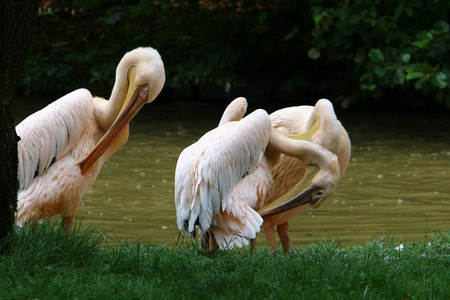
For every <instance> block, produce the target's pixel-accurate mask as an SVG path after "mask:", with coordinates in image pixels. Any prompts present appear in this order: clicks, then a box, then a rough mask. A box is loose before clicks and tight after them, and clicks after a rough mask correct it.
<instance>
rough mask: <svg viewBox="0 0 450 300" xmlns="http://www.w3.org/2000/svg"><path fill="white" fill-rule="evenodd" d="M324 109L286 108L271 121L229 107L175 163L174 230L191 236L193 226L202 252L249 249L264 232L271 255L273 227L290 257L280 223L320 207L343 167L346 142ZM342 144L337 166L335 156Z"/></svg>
mask: <svg viewBox="0 0 450 300" xmlns="http://www.w3.org/2000/svg"><path fill="white" fill-rule="evenodd" d="M330 105H331V103H330V102H329V101H328V100H320V101H319V102H318V103H317V104H316V107H314V108H313V107H301V108H287V109H284V110H280V111H278V112H275V113H274V114H272V115H271V116H269V115H268V114H267V113H266V112H265V111H264V110H257V111H255V112H253V113H251V114H249V115H248V116H246V117H243V116H244V114H245V112H246V108H247V102H246V100H245V99H244V98H238V99H236V100H234V101H233V102H232V103H231V104H230V105H229V106H228V107H227V108H226V110H225V112H224V114H223V116H222V119H221V121H220V123H219V127H217V128H216V129H213V130H211V131H210V132H208V133H206V134H205V135H204V136H203V137H202V138H200V140H199V141H198V142H197V143H194V144H193V145H191V146H189V147H188V148H186V149H185V150H184V151H183V152H182V153H181V154H180V156H179V159H178V162H177V167H176V171H175V205H176V209H177V224H178V227H179V229H180V230H184V231H186V232H189V233H192V234H195V231H194V228H195V225H198V227H200V231H201V235H202V243H201V247H202V248H203V249H214V248H217V247H220V248H221V249H229V248H233V247H234V246H237V247H242V246H244V245H248V244H249V240H254V239H255V238H256V234H257V233H258V232H259V231H260V227H261V226H264V229H265V233H266V238H267V242H268V244H269V246H270V249H271V251H275V250H276V243H275V237H274V234H273V227H275V226H277V225H278V233H279V235H280V237H281V240H282V244H283V248H284V249H285V251H287V250H288V249H290V248H291V247H292V246H291V243H290V239H289V236H288V235H287V231H286V230H287V220H289V219H290V218H292V217H293V216H295V215H296V214H298V213H300V212H301V211H302V210H304V209H306V208H307V207H309V206H313V207H319V206H320V205H321V203H322V202H323V201H324V200H325V199H326V198H328V197H329V196H330V195H331V194H332V193H333V192H334V189H335V187H336V185H337V183H338V181H339V179H340V176H341V174H343V171H345V169H346V166H347V164H348V157H346V155H348V156H349V154H350V152H349V143H350V141H349V139H348V135H347V133H346V132H345V130H344V129H343V127H342V126H341V125H340V123H339V122H338V121H337V119H336V116H335V115H334V111H333V109H332V105H331V111H330ZM323 110H325V111H326V113H324V112H323ZM333 116H334V117H333ZM334 120H335V121H336V122H337V123H336V122H335V121H334ZM306 133H309V136H308V134H306ZM305 134H306V135H305ZM286 135H288V136H286ZM341 135H342V136H344V138H343V139H342V140H343V142H342V140H341ZM326 136H328V137H326ZM345 137H346V138H347V139H346V138H345ZM347 142H348V151H344V150H342V151H343V153H344V152H345V153H344V154H343V157H342V158H340V160H341V161H342V162H341V161H340V160H339V159H338V156H337V155H336V153H340V151H341V150H340V149H341V148H346V147H347V146H345V145H344V146H342V145H341V143H344V144H346V143H347ZM336 143H337V144H338V145H336ZM327 147H329V149H328V148H327ZM330 150H331V151H330ZM341 164H342V167H340V165H341ZM344 165H345V166H344ZM341 170H342V171H341ZM255 212H258V214H255ZM263 222H264V223H263Z"/></svg>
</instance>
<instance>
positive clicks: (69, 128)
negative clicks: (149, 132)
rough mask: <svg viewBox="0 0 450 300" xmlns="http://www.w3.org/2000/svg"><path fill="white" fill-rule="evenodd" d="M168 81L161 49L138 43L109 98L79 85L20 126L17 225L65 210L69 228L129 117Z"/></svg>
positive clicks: (123, 136) (124, 138)
mask: <svg viewBox="0 0 450 300" xmlns="http://www.w3.org/2000/svg"><path fill="white" fill-rule="evenodd" d="M164 82H165V72H164V65H163V62H162V60H161V56H160V55H159V53H158V51H157V50H155V49H153V48H150V47H148V48H137V49H134V50H132V51H130V52H128V53H126V54H125V55H124V57H123V58H122V59H121V60H120V62H119V64H118V66H117V69H116V79H115V83H114V86H113V89H112V92H111V97H110V99H109V100H105V99H103V98H98V97H92V95H91V93H90V92H89V91H88V90H86V89H78V90H75V91H73V92H71V93H69V94H67V95H65V96H63V97H62V98H60V99H58V100H56V101H54V102H53V103H51V104H49V105H48V106H47V107H45V108H43V109H42V110H40V111H38V112H36V113H34V114H32V115H30V116H29V117H27V118H26V119H25V120H23V121H22V122H21V123H20V124H19V125H17V126H16V132H17V135H18V136H19V137H20V141H19V143H18V155H19V166H18V178H19V189H18V194H17V196H18V209H17V215H16V222H17V223H18V224H19V225H22V224H24V223H30V222H36V221H38V220H39V219H43V218H46V217H50V216H54V215H58V214H63V218H64V226H65V228H66V229H70V228H71V224H72V220H73V217H74V216H75V214H76V212H77V210H78V207H79V205H80V201H81V198H82V197H83V195H84V193H85V192H86V190H87V189H88V188H89V187H90V186H91V184H92V183H93V182H94V180H95V179H96V177H97V175H98V174H99V172H100V169H101V167H102V166H103V164H104V163H105V162H106V160H107V159H108V158H110V157H111V155H112V154H113V153H114V152H115V151H116V150H117V149H119V148H120V147H121V146H122V145H124V144H125V143H126V142H127V140H128V136H129V122H130V121H131V119H132V118H133V117H134V116H135V115H136V114H137V112H138V111H139V110H140V109H141V108H142V107H143V105H144V104H146V103H150V102H152V101H153V100H155V98H156V97H157V96H158V94H159V93H160V91H161V90H162V88H163V85H164Z"/></svg>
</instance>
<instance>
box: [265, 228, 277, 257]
mask: <svg viewBox="0 0 450 300" xmlns="http://www.w3.org/2000/svg"><path fill="white" fill-rule="evenodd" d="M263 226H264V224H263ZM264 234H265V235H266V241H267V246H269V250H270V252H271V253H274V252H275V251H277V243H276V242H275V234H274V233H273V227H270V226H264Z"/></svg>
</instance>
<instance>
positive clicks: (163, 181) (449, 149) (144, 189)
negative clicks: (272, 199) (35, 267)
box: [13, 100, 450, 247]
mask: <svg viewBox="0 0 450 300" xmlns="http://www.w3.org/2000/svg"><path fill="white" fill-rule="evenodd" d="M46 101H47V103H48V100H46ZM16 102H19V101H16ZM27 103H32V105H28V104H27ZM44 105H45V101H44V102H42V101H41V102H38V101H31V100H24V101H20V103H14V105H13V111H14V112H15V115H16V121H17V122H20V121H21V119H23V118H24V117H25V116H27V115H28V114H31V113H32V112H34V111H36V110H37V109H39V108H41V107H42V106H44ZM224 107H225V105H217V107H215V106H213V105H192V104H186V103H170V104H169V105H167V106H166V105H153V104H151V105H147V106H146V107H145V108H144V109H143V111H142V112H140V113H139V114H138V116H137V117H136V118H135V119H134V120H133V121H132V123H131V129H130V133H131V135H130V139H129V141H128V144H127V145H126V146H125V147H123V148H121V149H119V150H118V151H117V152H116V154H115V155H114V156H113V157H112V158H111V159H110V160H109V161H108V162H107V163H106V164H105V165H104V167H103V169H102V171H101V173H100V175H99V177H98V178H97V180H96V181H95V183H94V184H93V185H92V187H91V188H90V189H89V190H88V191H87V193H86V194H85V196H84V198H83V200H82V203H81V206H80V210H79V212H78V219H84V221H83V222H84V223H88V224H90V223H96V224H98V226H99V227H100V229H101V230H102V231H104V232H105V233H106V234H108V235H109V236H110V237H112V238H113V239H114V240H117V239H132V240H141V241H151V242H153V243H167V244H169V245H173V244H174V243H175V239H176V238H177V237H178V234H179V233H178V229H177V228H176V216H175V207H174V183H173V180H174V170H175V165H176V162H177V158H178V155H179V154H180V152H181V151H182V150H183V149H184V148H185V147H187V146H188V145H190V144H192V143H193V142H195V141H196V140H197V139H198V138H199V137H200V136H201V135H203V134H204V133H205V132H206V131H208V130H210V129H212V128H214V127H216V126H217V123H218V121H219V119H220V116H221V114H222V111H223V109H224ZM269 112H271V111H269ZM338 117H339V118H340V120H341V121H342V123H343V125H344V126H345V127H346V129H347V130H348V132H349V134H350V138H351V140H352V157H351V162H350V165H349V168H348V170H347V173H346V174H345V176H344V177H343V179H342V180H341V182H340V183H339V185H338V188H337V191H336V193H335V194H334V195H333V196H332V197H331V198H330V199H328V200H327V202H326V203H325V204H324V205H322V207H321V208H319V209H317V210H314V209H310V210H307V211H305V212H304V213H302V214H301V215H299V216H298V217H296V218H295V219H293V220H291V221H290V234H291V238H292V240H293V243H294V246H297V247H298V246H303V245H306V244H309V243H311V242H314V241H316V240H321V239H328V240H330V239H332V238H338V239H340V240H341V242H342V243H343V244H348V243H364V241H367V240H373V238H374V237H376V236H377V235H384V233H385V232H390V233H394V234H395V235H396V237H398V238H401V239H405V240H420V239H421V238H423V237H424V235H425V234H426V233H430V232H432V230H433V229H435V228H448V227H449V223H450V219H449V215H450V214H449V212H450V168H449V167H450V144H449V141H450V113H449V112H439V113H431V112H430V113H426V114H425V113H417V112H415V113H387V114H386V113H367V112H357V113H352V112H347V111H344V112H343V113H341V114H338ZM258 243H261V244H263V243H265V239H264V236H263V234H260V236H259V237H258Z"/></svg>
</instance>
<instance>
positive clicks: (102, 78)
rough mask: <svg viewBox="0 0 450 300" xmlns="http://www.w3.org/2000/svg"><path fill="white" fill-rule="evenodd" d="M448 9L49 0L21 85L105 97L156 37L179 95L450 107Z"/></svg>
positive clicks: (392, 4) (376, 0) (238, 0)
mask: <svg viewBox="0 0 450 300" xmlns="http://www.w3.org/2000/svg"><path fill="white" fill-rule="evenodd" d="M449 16H450V2H449V1H447V0H412V1H411V0H409V1H407V0H399V1H381V0H355V1H349V0H344V1H340V2H338V1H330V0H309V1H294V0H277V1H268V0H267V1H266V0H261V1H254V0H253V1H250V0H188V1H186V0H184V1H180V0H173V1H144V0H141V1H138V0H135V1H121V0H116V1H104V0H65V1H62V0H58V1H56V0H54V1H51V0H47V1H44V3H43V6H42V9H41V12H40V14H39V16H38V23H37V26H36V29H35V30H36V32H35V34H34V37H35V39H34V43H33V46H32V47H31V49H30V50H31V51H30V55H29V58H28V60H27V62H26V68H25V70H26V71H25V74H24V77H23V80H22V84H21V88H22V89H21V91H22V93H24V94H26V95H41V94H47V95H55V94H63V93H67V92H69V91H71V90H73V89H75V88H78V87H80V86H84V87H87V88H89V89H90V90H91V91H92V92H93V93H94V94H100V95H105V96H108V95H109V93H110V89H111V87H112V84H113V78H114V70H115V67H116V65H117V62H118V61H119V60H120V58H121V57H122V55H123V54H124V53H125V52H126V51H129V50H131V49H132V48H135V47H137V46H142V45H151V46H153V47H155V48H157V49H158V50H159V51H160V53H161V54H162V56H163V60H164V62H165V66H166V72H167V84H166V89H165V91H164V93H165V94H166V95H168V94H170V95H171V96H172V97H175V98H184V99H185V100H186V99H188V100H189V99H193V98H195V99H197V100H198V99H199V97H209V98H223V99H226V100H227V101H229V100H230V99H232V97H235V96H242V95H244V96H246V97H250V98H252V97H253V98H255V99H258V101H271V100H277V101H281V100H287V101H293V102H295V103H299V102H300V103H302V102H303V103H310V102H315V101H316V100H317V99H318V98H320V97H327V98H330V99H333V100H335V101H338V102H340V103H341V105H342V106H343V107H347V106H348V105H350V104H354V103H361V102H364V101H366V103H370V104H379V103H389V104H395V103H400V104H404V102H406V103H408V105H409V106H410V107H415V106H443V105H446V106H447V107H450V93H449V83H450V81H449V78H450V65H449V64H450V62H449V60H448V59H446V58H447V57H448V49H449V47H450V33H449ZM250 100H252V99H250Z"/></svg>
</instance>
